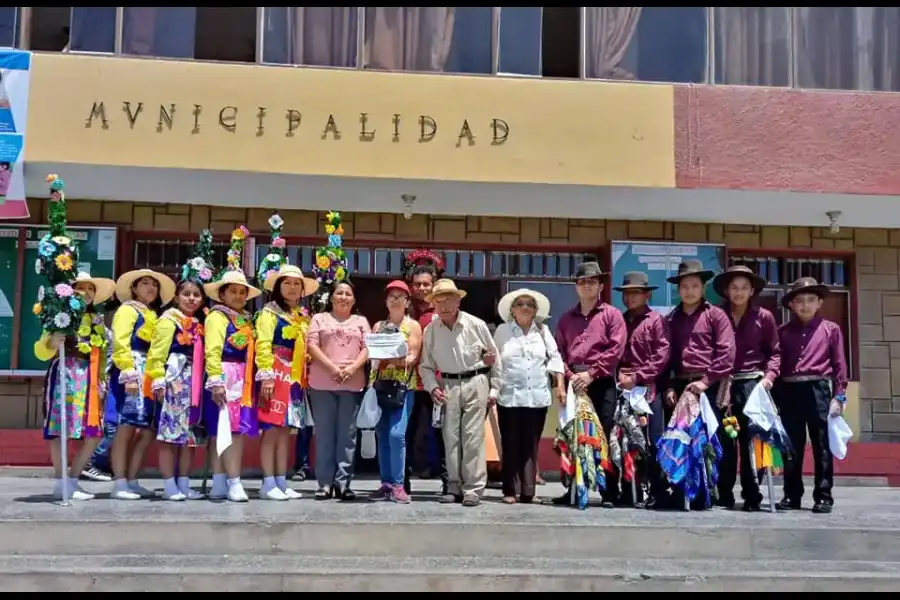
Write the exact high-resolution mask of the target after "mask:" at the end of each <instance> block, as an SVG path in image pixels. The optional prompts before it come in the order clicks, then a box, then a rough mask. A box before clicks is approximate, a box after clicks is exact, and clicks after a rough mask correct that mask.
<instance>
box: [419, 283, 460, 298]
mask: <svg viewBox="0 0 900 600" xmlns="http://www.w3.org/2000/svg"><path fill="white" fill-rule="evenodd" d="M448 294H450V295H453V296H458V297H459V298H460V299H463V298H465V297H466V292H465V291H464V290H461V289H459V288H458V287H456V282H455V281H453V280H452V279H438V280H437V281H435V282H434V286H433V287H432V288H431V293H430V294H428V296H426V297H425V301H426V302H431V301H432V300H434V298H435V297H437V296H446V295H448Z"/></svg>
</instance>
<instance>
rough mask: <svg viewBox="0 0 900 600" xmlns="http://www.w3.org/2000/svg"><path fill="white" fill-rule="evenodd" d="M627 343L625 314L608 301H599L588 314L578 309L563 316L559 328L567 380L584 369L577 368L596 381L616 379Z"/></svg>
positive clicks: (557, 328)
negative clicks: (617, 368) (602, 378)
mask: <svg viewBox="0 0 900 600" xmlns="http://www.w3.org/2000/svg"><path fill="white" fill-rule="evenodd" d="M627 340H628V331H627V329H626V327H625V319H624V318H623V317H622V313H620V312H619V311H618V310H616V309H615V308H614V307H613V306H611V305H609V304H606V303H605V302H597V304H596V306H594V308H592V309H591V310H590V312H588V314H586V315H585V314H584V313H582V312H581V306H580V305H578V306H575V307H574V308H572V309H571V310H568V311H566V312H565V313H563V315H562V317H560V319H559V325H557V327H556V345H557V346H558V347H559V353H560V355H561V356H562V359H563V363H564V364H565V365H566V377H571V376H572V375H573V374H574V373H575V372H577V371H578V370H583V369H576V368H575V367H584V368H585V369H587V372H588V374H590V376H591V377H592V378H593V379H599V378H601V377H614V376H615V373H616V367H617V366H618V365H619V361H620V360H621V359H622V355H623V354H624V353H625V343H626V342H627Z"/></svg>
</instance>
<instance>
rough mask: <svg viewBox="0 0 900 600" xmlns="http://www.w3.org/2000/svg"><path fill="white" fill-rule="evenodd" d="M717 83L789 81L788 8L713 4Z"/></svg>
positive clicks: (777, 83)
mask: <svg viewBox="0 0 900 600" xmlns="http://www.w3.org/2000/svg"><path fill="white" fill-rule="evenodd" d="M713 10H714V11H715V19H716V27H715V36H716V43H715V49H716V58H715V67H716V83H726V84H731V85H789V84H790V68H791V12H790V11H791V9H790V8H789V7H785V6H775V7H771V6H716V7H715V8H714V9H713Z"/></svg>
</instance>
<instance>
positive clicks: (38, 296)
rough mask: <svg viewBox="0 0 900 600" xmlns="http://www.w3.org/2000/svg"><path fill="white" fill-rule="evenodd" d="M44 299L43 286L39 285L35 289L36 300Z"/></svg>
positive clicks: (41, 300)
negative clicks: (36, 289)
mask: <svg viewBox="0 0 900 600" xmlns="http://www.w3.org/2000/svg"><path fill="white" fill-rule="evenodd" d="M43 300H44V286H39V287H38V291H37V301H38V302H43Z"/></svg>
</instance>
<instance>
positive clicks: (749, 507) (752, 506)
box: [741, 502, 759, 512]
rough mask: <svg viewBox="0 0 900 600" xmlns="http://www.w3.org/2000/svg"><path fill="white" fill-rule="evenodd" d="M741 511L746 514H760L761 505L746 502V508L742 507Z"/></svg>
mask: <svg viewBox="0 0 900 600" xmlns="http://www.w3.org/2000/svg"><path fill="white" fill-rule="evenodd" d="M741 510H743V511H744V512H759V504H758V503H756V502H744V506H743V507H741Z"/></svg>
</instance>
